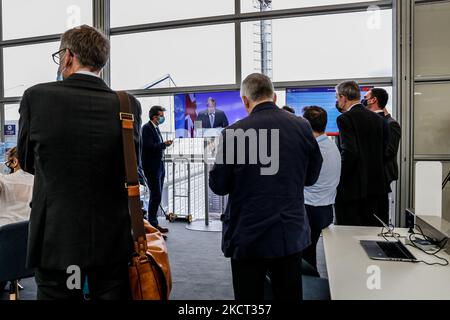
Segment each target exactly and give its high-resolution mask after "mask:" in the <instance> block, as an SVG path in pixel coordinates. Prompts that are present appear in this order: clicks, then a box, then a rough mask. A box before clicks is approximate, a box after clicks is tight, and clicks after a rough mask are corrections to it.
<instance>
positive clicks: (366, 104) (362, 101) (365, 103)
mask: <svg viewBox="0 0 450 320" xmlns="http://www.w3.org/2000/svg"><path fill="white" fill-rule="evenodd" d="M361 104H362V105H363V106H364V107H366V108H367V107H368V106H369V103H368V102H367V99H362V100H361Z"/></svg>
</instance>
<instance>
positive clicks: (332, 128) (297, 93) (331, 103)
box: [286, 87, 371, 133]
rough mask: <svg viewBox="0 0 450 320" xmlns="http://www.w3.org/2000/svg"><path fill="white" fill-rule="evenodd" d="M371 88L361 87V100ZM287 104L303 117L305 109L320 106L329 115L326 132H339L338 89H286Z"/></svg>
mask: <svg viewBox="0 0 450 320" xmlns="http://www.w3.org/2000/svg"><path fill="white" fill-rule="evenodd" d="M370 89H371V87H361V90H362V91H361V99H362V98H363V97H364V94H365V93H366V92H367V91H369V90H370ZM286 104H287V105H288V106H290V107H292V108H294V109H295V114H296V115H298V116H302V115H303V108H304V107H307V106H319V107H322V108H324V109H325V110H326V111H327V114H328V125H327V128H326V132H328V133H330V132H338V131H339V130H338V127H337V124H336V119H337V117H338V116H339V115H340V113H339V112H338V111H337V110H336V89H335V88H334V87H318V88H302V89H286Z"/></svg>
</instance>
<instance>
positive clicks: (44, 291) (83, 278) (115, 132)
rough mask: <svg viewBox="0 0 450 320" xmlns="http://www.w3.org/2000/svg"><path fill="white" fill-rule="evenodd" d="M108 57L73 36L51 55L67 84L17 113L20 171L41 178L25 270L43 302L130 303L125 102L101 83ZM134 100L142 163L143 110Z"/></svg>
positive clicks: (31, 92)
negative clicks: (122, 118) (33, 279)
mask: <svg viewBox="0 0 450 320" xmlns="http://www.w3.org/2000/svg"><path fill="white" fill-rule="evenodd" d="M109 48H110V45H109V40H108V39H107V38H106V37H105V36H104V35H103V34H101V33H100V32H99V31H97V30H96V29H94V28H92V27H89V26H86V25H83V26H81V27H77V28H73V29H70V30H68V31H66V32H65V33H64V34H63V35H62V38H61V46H60V50H59V51H58V52H56V53H54V54H53V59H54V61H55V63H57V64H58V65H59V67H58V80H61V81H57V82H50V83H44V84H38V85H36V86H34V87H31V88H29V89H28V90H26V91H25V93H24V95H23V97H22V101H21V104H20V110H19V111H20V120H19V124H20V125H19V127H20V130H19V139H18V152H19V162H20V163H21V164H22V165H23V169H24V170H25V171H27V172H29V173H32V174H35V180H34V181H35V183H34V190H33V199H32V209H31V216H30V226H29V239H28V244H29V245H28V257H27V265H28V267H30V268H31V267H33V268H34V267H35V268H36V282H37V286H38V294H37V295H38V296H37V297H38V299H45V300H47V299H74V300H83V298H85V295H89V297H90V298H91V299H94V300H99V299H102V300H104V299H108V300H109V299H126V298H129V297H130V289H129V281H128V261H129V257H130V254H131V253H132V249H133V241H132V238H131V223H130V215H129V213H128V199H127V193H126V189H125V188H124V183H125V181H126V180H125V173H124V171H125V170H124V160H123V147H122V128H121V123H120V118H119V111H120V108H119V98H118V96H117V94H116V93H115V92H114V91H112V90H111V89H110V88H109V87H108V86H107V85H106V83H105V82H104V81H103V80H102V79H101V78H100V72H101V70H102V68H103V67H104V66H105V64H106V63H107V61H108V58H109ZM129 100H130V104H131V108H132V112H133V113H134V139H135V145H136V150H137V153H138V156H139V150H140V142H139V141H140V138H139V130H140V127H141V106H140V104H139V102H138V101H137V100H136V99H135V98H134V97H132V96H129Z"/></svg>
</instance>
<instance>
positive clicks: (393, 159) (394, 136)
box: [382, 114, 402, 191]
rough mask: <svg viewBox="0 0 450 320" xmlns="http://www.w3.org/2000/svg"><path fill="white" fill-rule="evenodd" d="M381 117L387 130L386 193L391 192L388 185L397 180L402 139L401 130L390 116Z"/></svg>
mask: <svg viewBox="0 0 450 320" xmlns="http://www.w3.org/2000/svg"><path fill="white" fill-rule="evenodd" d="M382 115H383V119H384V120H385V121H386V123H387V125H388V128H389V142H388V144H387V147H386V152H385V174H386V183H387V184H388V191H391V186H390V184H391V183H392V181H396V180H398V163H397V154H398V148H399V146H400V139H401V137H402V129H401V128H400V124H399V123H398V122H397V121H395V119H394V118H392V117H391V115H390V114H388V115H386V116H385V115H384V114H382Z"/></svg>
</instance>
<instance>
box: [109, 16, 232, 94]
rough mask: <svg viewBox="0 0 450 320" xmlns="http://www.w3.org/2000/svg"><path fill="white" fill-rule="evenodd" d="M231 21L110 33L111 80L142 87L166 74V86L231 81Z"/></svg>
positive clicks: (114, 84) (120, 85)
mask: <svg viewBox="0 0 450 320" xmlns="http://www.w3.org/2000/svg"><path fill="white" fill-rule="evenodd" d="M234 47H235V45H234V24H224V25H214V26H203V27H193V28H184V29H174V30H164V31H154V32H146V33H138V34H126V35H121V36H114V37H112V40H111V70H112V71H111V82H112V87H113V88H115V89H144V88H147V87H149V86H153V84H155V83H156V82H158V80H159V79H161V78H164V77H165V76H166V75H170V77H171V79H172V81H171V82H168V85H170V86H197V85H215V84H231V83H234V82H235V54H234Z"/></svg>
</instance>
